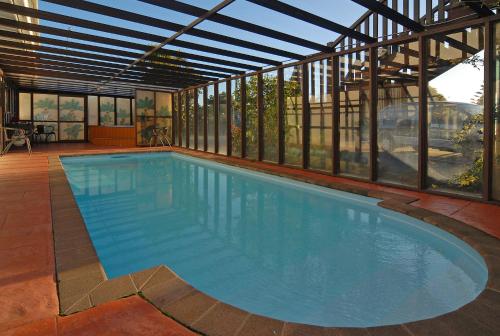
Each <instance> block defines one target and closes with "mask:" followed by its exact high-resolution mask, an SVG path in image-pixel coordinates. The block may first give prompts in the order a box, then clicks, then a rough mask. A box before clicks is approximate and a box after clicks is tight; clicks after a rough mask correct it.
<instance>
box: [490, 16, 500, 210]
mask: <svg viewBox="0 0 500 336" xmlns="http://www.w3.org/2000/svg"><path fill="white" fill-rule="evenodd" d="M493 50H494V52H495V83H494V90H495V96H494V99H495V101H494V105H493V108H494V110H493V112H494V113H493V136H494V138H493V160H492V161H493V171H492V183H493V187H492V196H493V198H494V199H496V200H497V201H498V200H500V23H497V24H496V25H495V47H494V48H493ZM491 71H493V69H492V70H491Z"/></svg>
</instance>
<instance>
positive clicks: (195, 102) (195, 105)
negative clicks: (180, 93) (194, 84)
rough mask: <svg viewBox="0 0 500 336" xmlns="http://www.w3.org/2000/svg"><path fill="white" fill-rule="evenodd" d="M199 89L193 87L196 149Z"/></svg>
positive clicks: (196, 147)
mask: <svg viewBox="0 0 500 336" xmlns="http://www.w3.org/2000/svg"><path fill="white" fill-rule="evenodd" d="M198 90H199V89H193V109H194V110H193V119H194V120H193V121H194V123H193V136H194V149H195V150H198V127H199V126H198Z"/></svg>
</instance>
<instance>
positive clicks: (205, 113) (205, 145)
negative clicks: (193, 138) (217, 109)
mask: <svg viewBox="0 0 500 336" xmlns="http://www.w3.org/2000/svg"><path fill="white" fill-rule="evenodd" d="M207 91H208V87H207V86H204V87H203V151H205V152H206V151H208V106H207V103H208V92H207Z"/></svg>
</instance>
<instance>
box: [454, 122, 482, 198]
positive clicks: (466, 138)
mask: <svg viewBox="0 0 500 336" xmlns="http://www.w3.org/2000/svg"><path fill="white" fill-rule="evenodd" d="M483 125H484V118H483V114H482V113H481V114H475V115H472V116H470V117H468V118H467V119H466V120H465V121H464V124H463V127H462V129H460V130H459V131H457V133H456V135H455V136H454V137H453V138H452V141H453V143H454V144H455V146H456V148H457V150H458V151H459V152H461V153H462V155H463V156H464V157H465V158H467V159H468V160H470V161H472V162H473V163H472V165H471V166H470V167H469V169H467V170H466V171H465V172H463V173H461V174H458V175H455V176H452V177H451V179H450V180H449V181H448V184H450V185H451V186H453V187H458V188H461V189H464V190H468V191H480V190H481V188H482V184H483V178H482V176H483V146H482V143H483V133H484V130H483Z"/></svg>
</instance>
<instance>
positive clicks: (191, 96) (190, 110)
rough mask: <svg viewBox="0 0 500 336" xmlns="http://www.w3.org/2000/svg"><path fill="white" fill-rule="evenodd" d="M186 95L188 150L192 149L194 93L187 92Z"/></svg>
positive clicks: (191, 91)
mask: <svg viewBox="0 0 500 336" xmlns="http://www.w3.org/2000/svg"><path fill="white" fill-rule="evenodd" d="M187 95H188V118H189V148H194V91H193V90H189V91H188V92H187Z"/></svg>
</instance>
